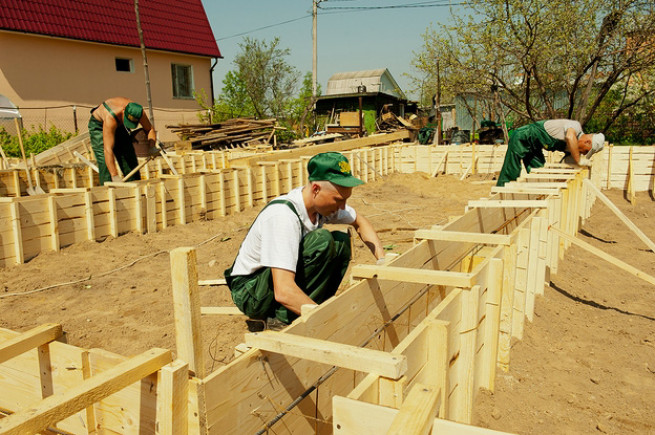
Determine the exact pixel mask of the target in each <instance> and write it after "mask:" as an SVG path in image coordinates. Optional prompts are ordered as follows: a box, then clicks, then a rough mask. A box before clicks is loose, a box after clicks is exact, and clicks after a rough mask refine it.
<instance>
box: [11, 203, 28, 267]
mask: <svg viewBox="0 0 655 435" xmlns="http://www.w3.org/2000/svg"><path fill="white" fill-rule="evenodd" d="M9 207H10V210H11V227H12V229H13V234H12V236H13V237H12V240H13V242H14V256H15V258H16V264H23V263H24V262H25V256H24V252H23V233H22V230H21V224H20V209H19V208H18V202H17V201H12V202H11V204H10V205H9Z"/></svg>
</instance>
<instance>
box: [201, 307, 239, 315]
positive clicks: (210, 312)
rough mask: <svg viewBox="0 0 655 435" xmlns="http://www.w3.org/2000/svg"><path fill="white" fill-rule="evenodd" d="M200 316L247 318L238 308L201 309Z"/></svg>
mask: <svg viewBox="0 0 655 435" xmlns="http://www.w3.org/2000/svg"><path fill="white" fill-rule="evenodd" d="M200 314H203V315H221V316H245V314H243V313H242V312H241V310H239V309H238V308H237V307H200Z"/></svg>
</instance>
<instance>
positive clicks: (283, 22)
mask: <svg viewBox="0 0 655 435" xmlns="http://www.w3.org/2000/svg"><path fill="white" fill-rule="evenodd" d="M311 16H312V15H311V14H309V15H305V16H302V17H298V18H293V19H291V20H286V21H282V22H281V23H275V24H269V25H268V26H263V27H258V28H256V29H251V30H246V31H245V32H241V33H237V34H235V35H230V36H224V37H222V38H218V39H217V40H216V42H218V41H224V40H226V39H231V38H236V37H237V36H243V35H247V34H249V33H253V32H257V31H259V30H264V29H270V28H271V27H276V26H281V25H283V24H289V23H293V22H294V21H300V20H304V19H305V18H309V17H311Z"/></svg>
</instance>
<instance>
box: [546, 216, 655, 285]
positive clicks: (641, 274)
mask: <svg viewBox="0 0 655 435" xmlns="http://www.w3.org/2000/svg"><path fill="white" fill-rule="evenodd" d="M550 230H551V231H554V232H556V233H557V234H558V235H559V236H560V237H563V238H564V239H566V240H568V241H569V242H571V243H573V244H574V245H576V246H579V247H581V248H582V249H584V250H586V251H588V252H591V253H592V254H594V255H596V256H598V257H600V258H602V259H604V260H606V261H608V262H609V263H612V264H613V265H615V266H616V267H618V268H620V269H623V270H624V271H626V272H628V273H630V274H631V275H634V276H636V277H637V278H641V279H643V280H644V281H646V282H648V283H650V284H653V285H655V277H654V276H652V275H649V274H647V273H645V272H642V271H641V270H639V269H637V268H636V267H633V266H631V265H629V264H628V263H626V262H624V261H621V260H619V259H618V258H616V257H614V256H612V255H610V254H608V253H606V252H605V251H603V250H601V249H598V248H596V247H595V246H592V245H590V244H589V243H587V242H583V241H582V240H579V239H577V238H575V237H573V236H570V235H568V234H566V233H565V232H564V231H562V230H561V229H559V228H555V227H550Z"/></svg>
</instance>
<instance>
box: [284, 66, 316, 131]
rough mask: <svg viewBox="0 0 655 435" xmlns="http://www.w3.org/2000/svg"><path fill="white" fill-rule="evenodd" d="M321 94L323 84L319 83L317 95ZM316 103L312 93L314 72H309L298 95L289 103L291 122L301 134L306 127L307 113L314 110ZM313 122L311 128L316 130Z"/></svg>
mask: <svg viewBox="0 0 655 435" xmlns="http://www.w3.org/2000/svg"><path fill="white" fill-rule="evenodd" d="M320 95H321V86H320V85H318V87H317V88H316V96H317V97H318V96H320ZM314 103H316V99H315V98H314V97H313V95H312V73H311V72H307V73H305V77H304V78H303V82H302V87H301V88H300V92H299V93H298V96H297V97H296V98H295V99H293V100H291V104H290V105H289V115H290V119H289V121H290V122H289V123H290V125H291V126H292V127H293V128H294V130H297V131H298V132H299V133H301V134H302V132H303V130H304V129H305V120H306V119H307V115H308V114H309V113H310V112H312V110H313V108H314ZM312 124H313V125H312V126H311V128H312V130H314V129H315V127H316V125H315V122H313V123H312Z"/></svg>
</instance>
